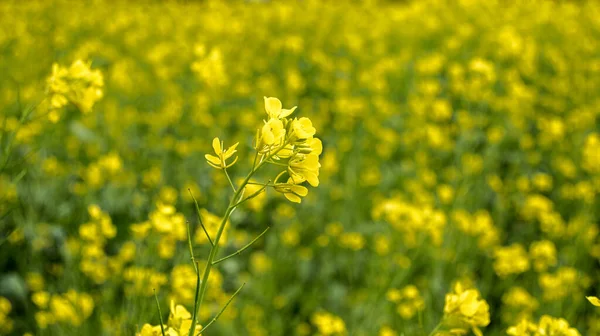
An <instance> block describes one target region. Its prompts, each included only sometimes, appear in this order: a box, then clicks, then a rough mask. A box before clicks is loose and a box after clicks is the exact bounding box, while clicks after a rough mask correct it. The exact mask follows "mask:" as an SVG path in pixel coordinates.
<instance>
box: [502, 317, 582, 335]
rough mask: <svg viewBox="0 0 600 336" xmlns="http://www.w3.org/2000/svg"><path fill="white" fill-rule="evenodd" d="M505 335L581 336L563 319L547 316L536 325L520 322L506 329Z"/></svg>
mask: <svg viewBox="0 0 600 336" xmlns="http://www.w3.org/2000/svg"><path fill="white" fill-rule="evenodd" d="M506 333H507V334H508V335H510V336H546V335H548V336H581V334H580V333H579V331H577V329H575V328H571V327H570V326H569V322H567V321H566V320H565V319H562V318H555V317H552V316H548V315H543V316H542V317H541V318H540V320H539V322H538V323H537V324H536V323H533V322H530V321H528V320H522V321H521V322H519V323H518V324H517V325H514V326H511V327H510V328H508V330H507V331H506Z"/></svg>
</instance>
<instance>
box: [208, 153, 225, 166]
mask: <svg viewBox="0 0 600 336" xmlns="http://www.w3.org/2000/svg"><path fill="white" fill-rule="evenodd" d="M204 158H205V159H206V161H208V162H209V163H212V164H214V165H216V166H220V165H221V159H219V158H218V157H216V156H214V155H210V154H204Z"/></svg>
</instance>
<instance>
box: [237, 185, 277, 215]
mask: <svg viewBox="0 0 600 336" xmlns="http://www.w3.org/2000/svg"><path fill="white" fill-rule="evenodd" d="M269 183H271V180H269V182H267V184H263V185H262V186H263V187H262V188H260V189H258V190H257V191H255V192H254V193H252V194H251V195H250V196H248V197H246V198H244V199H243V200H241V201H239V202H237V203H236V204H235V205H234V207H236V208H237V207H238V206H240V205H241V204H242V203H244V202H246V201H248V200H251V199H253V198H254V197H256V196H258V195H259V194H260V193H262V192H263V191H264V190H265V189H267V187H268V186H269Z"/></svg>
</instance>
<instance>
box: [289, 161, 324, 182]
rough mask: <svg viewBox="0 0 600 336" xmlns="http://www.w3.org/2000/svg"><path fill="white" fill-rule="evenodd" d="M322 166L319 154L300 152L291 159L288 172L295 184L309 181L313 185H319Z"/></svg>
mask: <svg viewBox="0 0 600 336" xmlns="http://www.w3.org/2000/svg"><path fill="white" fill-rule="evenodd" d="M320 167H321V164H320V163H319V156H318V154H314V153H310V154H308V155H302V154H300V155H297V156H296V157H294V158H292V159H290V162H289V165H288V173H289V174H290V178H291V179H292V181H293V182H294V183H295V184H298V183H302V182H304V181H308V183H310V185H311V186H313V187H318V186H319V168H320Z"/></svg>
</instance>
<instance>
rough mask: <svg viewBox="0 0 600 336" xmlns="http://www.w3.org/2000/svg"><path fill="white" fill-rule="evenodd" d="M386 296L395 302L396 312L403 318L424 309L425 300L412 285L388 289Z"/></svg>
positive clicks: (412, 315)
mask: <svg viewBox="0 0 600 336" xmlns="http://www.w3.org/2000/svg"><path fill="white" fill-rule="evenodd" d="M386 298H387V300H388V301H391V302H393V303H394V304H396V312H397V313H398V315H400V317H402V318H403V319H405V320H408V319H411V318H413V317H414V316H415V315H416V314H417V313H418V312H421V311H423V309H425V301H424V300H423V298H422V297H421V294H420V293H419V290H418V289H417V287H416V286H414V285H408V286H406V287H404V288H402V289H396V288H392V289H389V290H388V291H387V293H386Z"/></svg>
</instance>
